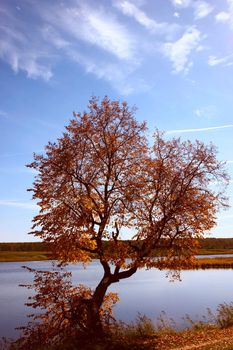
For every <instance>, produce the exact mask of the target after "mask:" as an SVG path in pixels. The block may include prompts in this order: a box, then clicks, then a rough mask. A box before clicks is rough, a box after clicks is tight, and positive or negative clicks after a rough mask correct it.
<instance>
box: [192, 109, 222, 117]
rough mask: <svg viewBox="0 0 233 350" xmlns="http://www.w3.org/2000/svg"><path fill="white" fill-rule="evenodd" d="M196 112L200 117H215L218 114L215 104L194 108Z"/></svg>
mask: <svg viewBox="0 0 233 350" xmlns="http://www.w3.org/2000/svg"><path fill="white" fill-rule="evenodd" d="M194 114H195V115H196V116H197V117H199V118H205V119H214V118H216V115H217V110H216V107H215V106H206V107H199V108H196V109H195V110H194Z"/></svg>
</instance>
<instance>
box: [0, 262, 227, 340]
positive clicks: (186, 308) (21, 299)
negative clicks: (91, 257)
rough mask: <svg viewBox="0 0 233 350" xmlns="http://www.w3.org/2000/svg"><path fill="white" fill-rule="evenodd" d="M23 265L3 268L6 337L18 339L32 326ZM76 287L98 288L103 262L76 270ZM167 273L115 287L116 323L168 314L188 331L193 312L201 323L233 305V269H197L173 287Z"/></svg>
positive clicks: (1, 330)
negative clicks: (210, 313) (219, 308)
mask: <svg viewBox="0 0 233 350" xmlns="http://www.w3.org/2000/svg"><path fill="white" fill-rule="evenodd" d="M26 264H27V266H29V267H33V268H38V269H49V268H51V263H50V262H49V261H41V262H27V263H26ZM22 265H23V263H22V262H20V263H1V264H0V286H1V287H0V336H7V337H16V336H17V335H18V334H19V332H18V331H16V330H15V329H14V328H15V327H17V326H20V325H23V324H25V323H26V321H27V317H26V315H27V313H30V310H29V309H28V308H27V307H25V306H24V303H25V302H26V300H27V297H28V295H29V293H30V292H29V291H28V290H27V289H26V288H22V287H18V285H19V284H24V283H30V282H31V281H32V278H33V275H32V274H31V273H29V272H27V271H25V270H24V269H22V268H21V266H22ZM69 270H71V271H72V273H73V281H74V283H84V284H87V285H89V286H90V287H95V285H96V283H97V282H98V281H99V279H100V278H101V275H102V270H101V268H100V265H99V262H98V261H93V262H92V263H91V264H90V265H89V266H88V267H87V268H86V269H83V267H82V265H71V266H70V267H69ZM165 275H166V272H164V271H159V270H156V269H152V270H145V269H142V270H139V271H138V272H137V273H136V274H135V275H134V276H132V277H130V278H129V279H125V280H122V281H121V282H119V283H116V284H114V285H112V286H111V288H110V289H109V290H111V291H114V292H118V293H119V296H120V302H119V303H118V304H117V305H116V306H115V308H114V315H115V317H116V318H118V319H121V320H124V321H131V320H134V319H135V317H136V316H137V313H138V312H140V313H142V314H146V315H147V316H148V317H150V318H152V319H153V320H156V318H157V317H158V316H159V314H160V312H161V311H162V310H164V311H165V312H166V313H167V314H168V315H169V316H171V317H172V318H173V319H174V320H175V321H176V323H177V325H178V326H179V327H182V326H184V321H183V320H182V317H183V316H184V315H185V314H186V313H188V314H189V315H190V316H191V317H193V318H197V319H198V318H199V319H200V318H201V316H202V315H204V314H206V308H207V307H210V308H211V309H212V310H215V309H216V307H217V306H218V304H220V303H222V302H230V301H232V300H233V294H232V290H233V278H232V277H233V271H232V270H220V269H217V270H215V269H211V270H197V271H184V272H182V275H181V278H182V281H181V282H179V281H175V282H170V281H169V279H167V278H166V277H165Z"/></svg>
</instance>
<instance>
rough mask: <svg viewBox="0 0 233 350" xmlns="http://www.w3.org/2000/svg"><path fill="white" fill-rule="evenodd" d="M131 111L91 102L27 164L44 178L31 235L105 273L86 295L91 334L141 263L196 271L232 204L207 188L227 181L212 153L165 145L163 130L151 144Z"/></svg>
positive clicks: (175, 142) (64, 259) (59, 254)
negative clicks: (195, 262)
mask: <svg viewBox="0 0 233 350" xmlns="http://www.w3.org/2000/svg"><path fill="white" fill-rule="evenodd" d="M134 113H135V109H130V108H129V107H128V105H127V103H126V102H123V103H122V104H121V103H120V102H119V101H111V100H110V99H109V98H108V97H105V98H104V99H103V100H102V101H99V100H98V99H96V98H92V99H91V100H90V102H89V105H88V111H87V112H83V113H82V114H81V113H74V117H73V119H72V120H71V121H70V123H69V125H68V126H67V127H66V132H64V133H63V135H62V137H61V138H59V139H58V140H57V142H55V143H51V142H49V143H48V145H47V146H46V148H45V150H46V152H45V154H44V155H34V162H33V163H32V164H30V165H29V167H31V168H33V169H35V170H37V172H38V174H37V175H36V178H35V181H34V184H33V188H32V189H31V191H33V199H35V200H39V201H38V205H39V206H40V212H39V214H38V215H37V216H35V218H34V225H33V233H34V235H35V236H37V237H39V238H42V240H43V241H45V242H47V243H49V244H50V246H51V248H52V250H53V253H54V254H55V256H56V258H57V259H58V260H59V261H60V263H61V264H63V263H68V262H84V263H87V262H89V261H90V260H91V259H92V258H93V257H98V259H99V261H100V263H101V265H102V267H103V277H102V279H101V280H100V282H99V284H98V285H97V287H96V289H95V290H94V291H93V293H91V294H90V293H89V294H88V297H87V298H83V303H84V304H85V305H86V314H87V317H86V321H85V322H86V329H87V330H88V331H89V332H92V333H93V334H96V333H99V334H100V333H101V332H102V319H101V307H102V305H103V302H104V299H105V297H106V292H107V289H108V287H109V286H110V285H111V284H112V283H116V282H118V281H120V280H122V279H124V278H128V277H130V276H132V275H133V274H134V273H136V271H137V269H138V268H142V267H147V268H152V267H158V268H165V267H167V268H171V267H172V269H174V270H178V271H179V269H180V268H181V267H183V266H184V265H185V266H190V264H191V263H192V257H193V254H194V253H195V249H196V245H197V238H200V237H202V235H203V233H204V232H205V231H208V230H210V229H211V228H212V227H213V226H214V225H215V224H216V213H217V211H218V210H219V209H220V208H225V207H226V206H227V199H226V198H225V196H224V188H223V189H222V188H218V189H217V190H215V191H214V190H213V189H211V186H209V185H211V183H212V182H213V181H215V182H216V183H218V184H222V185H223V187H224V185H225V184H226V183H227V181H228V176H227V174H226V172H225V171H224V167H223V164H222V163H221V162H219V161H218V160H217V159H216V150H215V147H214V146H213V145H209V146H205V145H204V144H203V143H202V142H200V141H196V142H194V143H192V142H190V141H181V140H180V139H171V140H166V138H165V137H164V136H163V134H161V133H159V132H158V131H157V132H156V133H155V135H154V143H153V145H152V146H151V145H149V142H148V140H147V137H146V131H147V129H146V124H145V123H139V122H137V121H136V120H135V118H134ZM212 188H213V187H212ZM125 232H126V233H125ZM125 238H127V240H126V239H125ZM156 252H158V255H159V256H158V258H157V259H155V258H154V257H153V254H154V253H156ZM44 293H46V292H44Z"/></svg>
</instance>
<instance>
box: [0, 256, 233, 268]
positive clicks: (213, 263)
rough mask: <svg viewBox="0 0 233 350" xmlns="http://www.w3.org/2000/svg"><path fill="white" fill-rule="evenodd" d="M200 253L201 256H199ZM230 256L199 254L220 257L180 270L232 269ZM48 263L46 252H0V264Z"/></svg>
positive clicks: (200, 260)
mask: <svg viewBox="0 0 233 350" xmlns="http://www.w3.org/2000/svg"><path fill="white" fill-rule="evenodd" d="M201 253H202V254H201ZM228 254H230V252H229V251H227V252H223V251H221V252H218V254H217V252H216V251H214V252H210V251H208V254H207V252H206V251H205V252H199V253H198V255H221V256H219V257H217V256H215V257H205V258H200V259H196V261H195V262H194V264H193V266H190V267H189V268H184V269H182V270H186V269H187V270H197V269H233V256H232V257H229V256H226V257H224V256H223V255H228ZM46 260H47V261H48V260H53V258H52V254H51V253H50V252H48V251H35V252H32V251H31V252H25V251H24V252H19V251H0V263H7V262H28V261H46Z"/></svg>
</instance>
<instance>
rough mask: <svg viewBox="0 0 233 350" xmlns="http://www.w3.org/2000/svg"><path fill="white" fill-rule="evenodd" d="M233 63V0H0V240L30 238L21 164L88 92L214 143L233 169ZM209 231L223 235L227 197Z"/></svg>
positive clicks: (154, 123) (168, 129) (153, 123)
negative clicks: (216, 221) (105, 96)
mask: <svg viewBox="0 0 233 350" xmlns="http://www.w3.org/2000/svg"><path fill="white" fill-rule="evenodd" d="M232 73H233V0H222V1H217V0H215V1H214V0H211V1H210V0H209V1H207V0H206V1H204V0H155V1H149V0H147V1H146V0H138V1H137V0H134V1H133V0H131V1H130V0H100V1H96V0H68V1H63V2H62V1H61V2H60V1H56V0H40V1H34V0H21V1H15V0H10V1H9V0H2V1H1V4H0V125H1V127H0V133H1V137H0V160H1V162H0V183H1V186H0V241H32V240H34V237H33V236H30V235H28V234H27V232H29V231H30V226H31V219H32V218H33V216H34V215H35V214H36V213H37V207H36V204H35V203H33V202H32V201H31V194H30V193H28V192H26V189H27V188H29V187H30V186H31V184H32V181H33V178H34V176H35V174H34V173H33V172H32V171H31V170H30V169H28V168H26V167H25V164H27V163H30V162H31V161H32V154H33V152H43V147H44V146H45V145H46V144H47V142H48V141H55V140H56V138H57V137H59V136H60V135H61V133H62V131H63V130H64V125H66V124H67V122H68V120H69V118H71V117H72V112H73V111H76V112H77V111H83V110H84V109H85V108H86V105H87V102H88V99H89V98H90V96H92V95H95V96H99V97H103V96H104V95H108V96H110V97H111V98H113V99H115V98H116V99H121V100H126V101H127V102H128V103H129V105H136V106H137V107H138V110H137V114H136V116H137V119H138V120H140V121H142V120H147V122H148V126H149V130H150V132H151V133H152V132H153V130H154V129H155V128H159V129H160V130H164V131H165V133H166V137H168V138H169V137H173V136H177V137H179V136H181V137H182V138H183V139H187V138H188V139H191V140H195V139H200V140H203V141H205V142H206V143H209V142H213V143H214V144H215V145H216V146H217V148H218V157H219V159H220V160H222V161H226V162H227V164H226V167H227V169H228V171H229V174H230V175H231V176H232V175H233V137H232V135H233V115H232V114H233V98H232V91H233V79H232V76H233V75H232ZM232 178H233V176H232ZM227 194H228V195H229V197H230V205H231V206H232V205H233V184H232V181H231V182H230V186H229V189H228V192H227ZM212 234H213V236H215V237H233V208H232V207H231V208H230V209H229V210H228V211H226V212H222V213H220V214H219V216H218V225H217V227H216V228H215V229H213V230H212Z"/></svg>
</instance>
